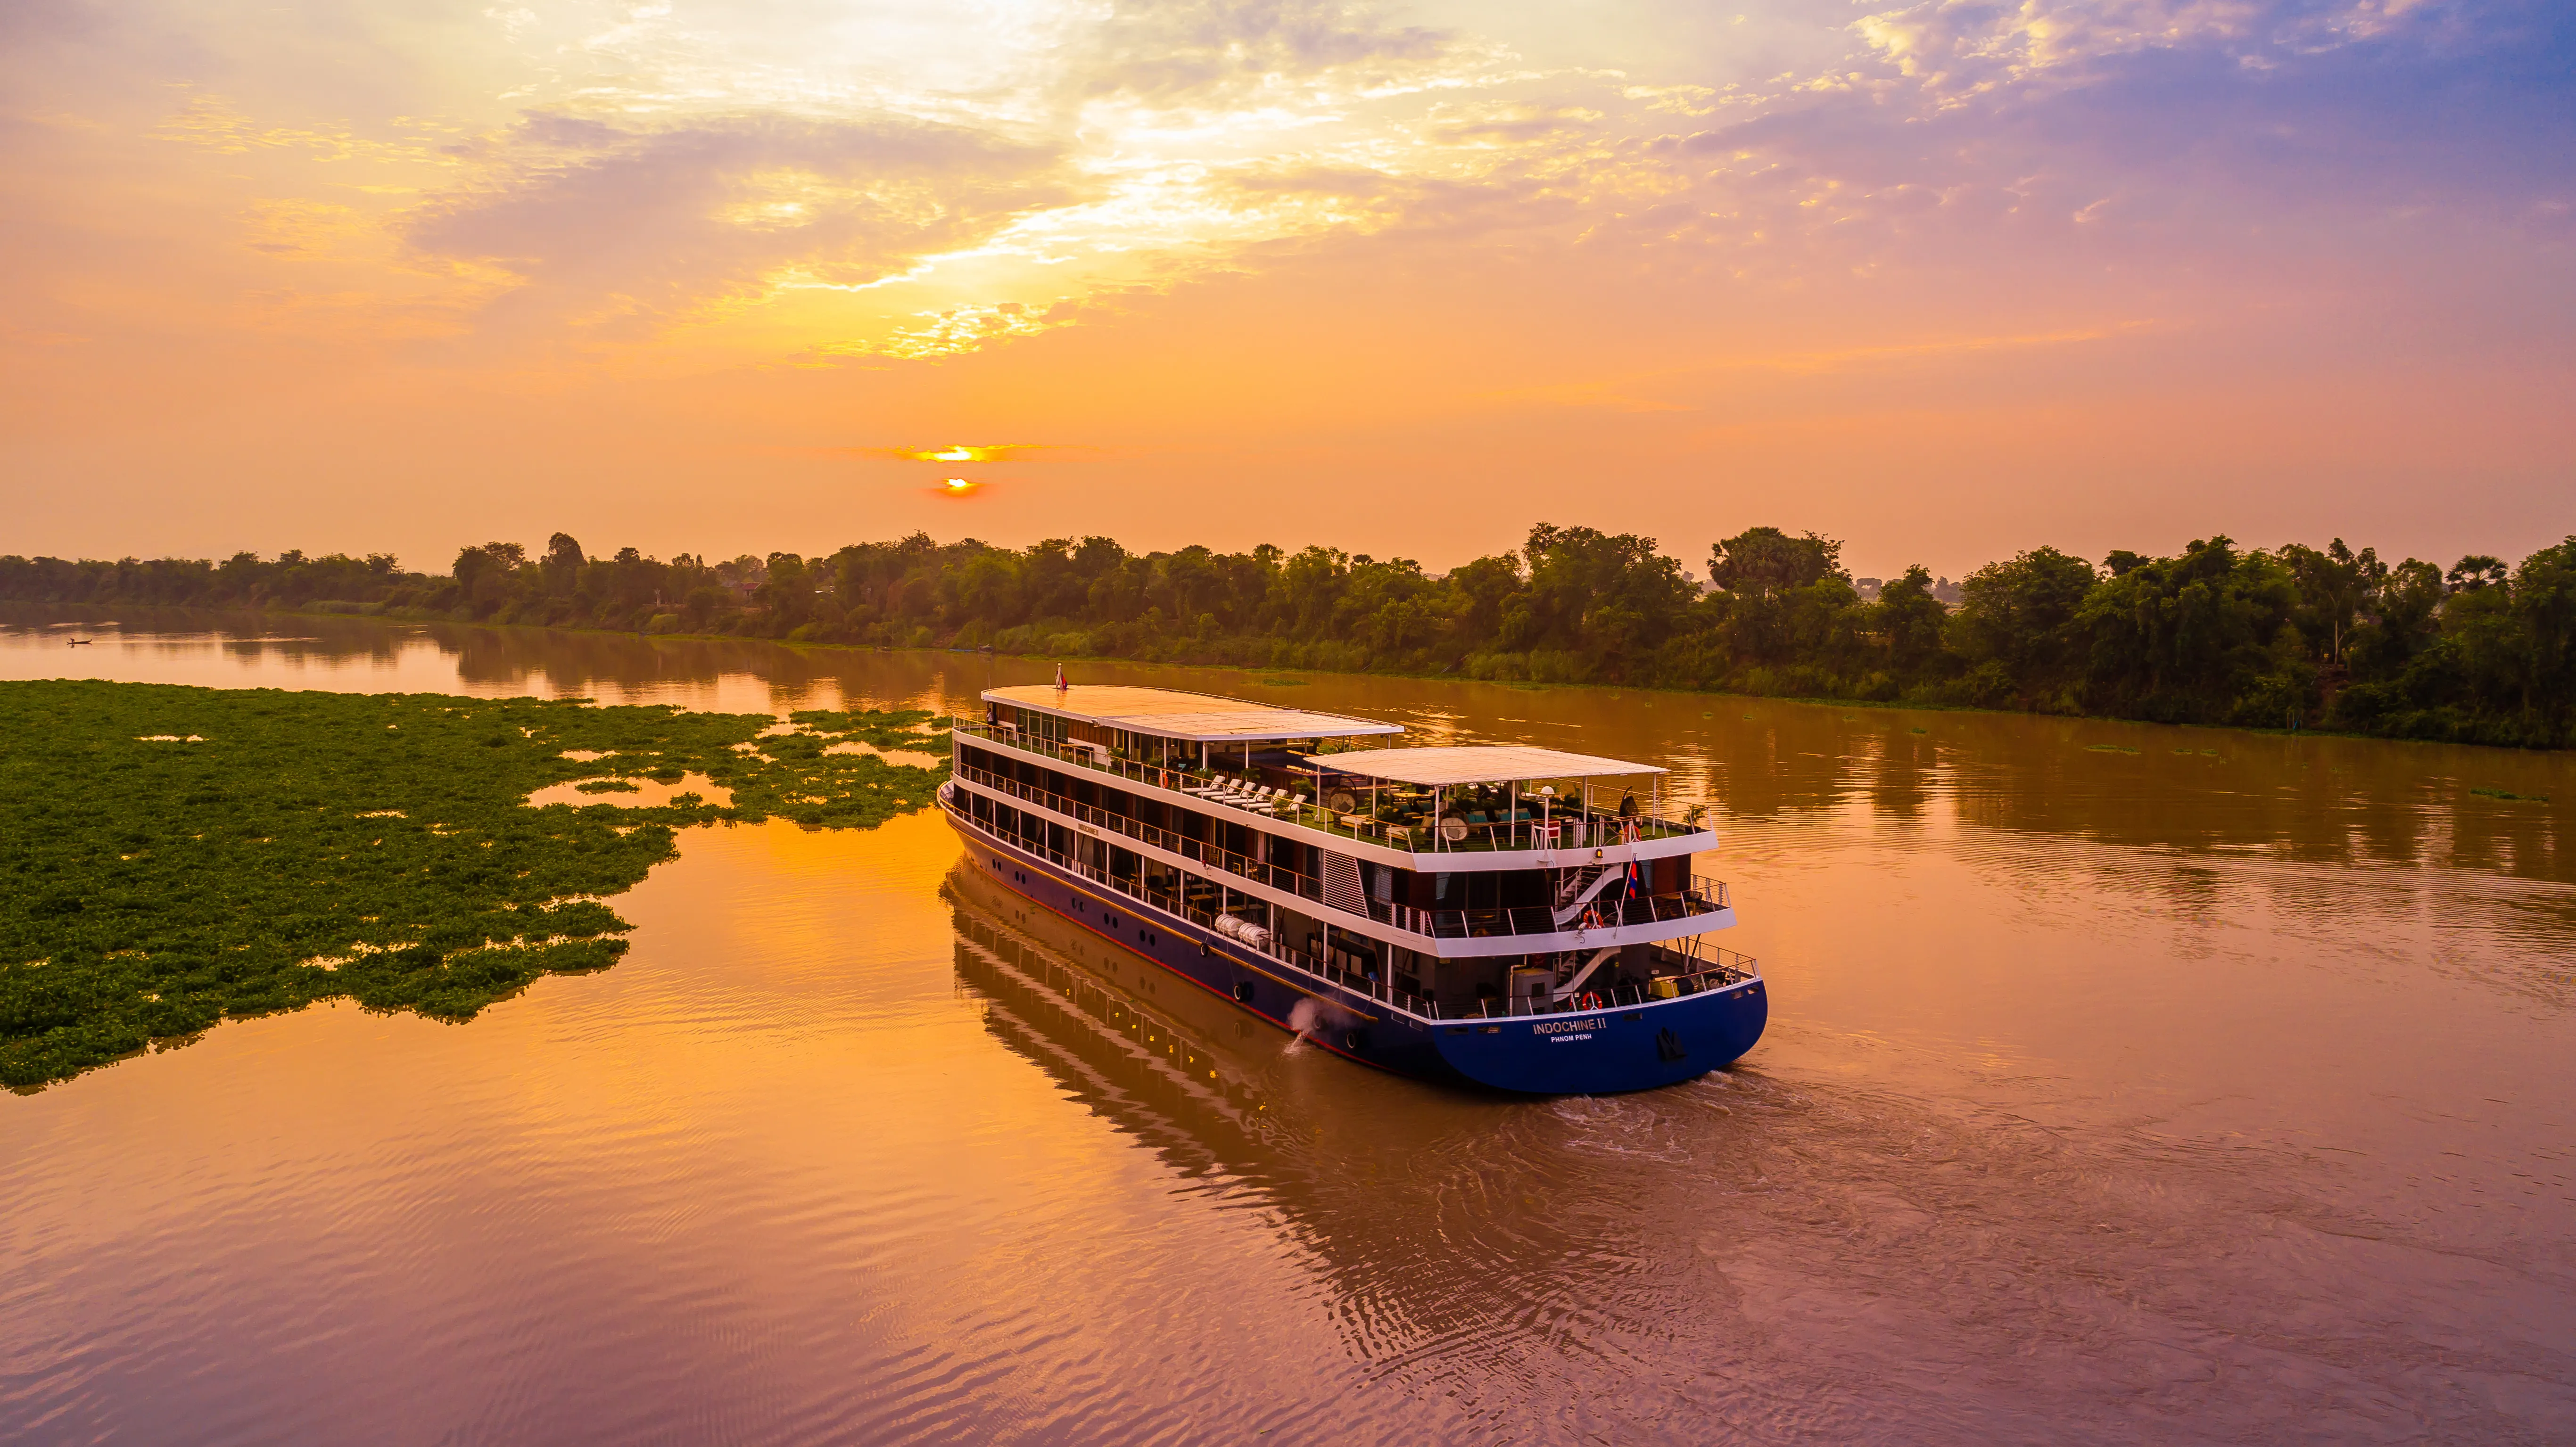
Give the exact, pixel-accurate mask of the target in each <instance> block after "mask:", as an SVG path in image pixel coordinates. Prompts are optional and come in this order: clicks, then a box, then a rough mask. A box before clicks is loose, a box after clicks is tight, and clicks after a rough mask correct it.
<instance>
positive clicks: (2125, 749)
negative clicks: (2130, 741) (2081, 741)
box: [2084, 744, 2137, 754]
mask: <svg viewBox="0 0 2576 1447" xmlns="http://www.w3.org/2000/svg"><path fill="white" fill-rule="evenodd" d="M2084 747H2085V748H2087V749H2089V750H2091V751H2092V752H2094V753H2097V754H2134V753H2136V752H2137V750H2136V749H2133V748H2131V747H2129V746H2128V745H2127V744H2086V745H2085V746H2084Z"/></svg>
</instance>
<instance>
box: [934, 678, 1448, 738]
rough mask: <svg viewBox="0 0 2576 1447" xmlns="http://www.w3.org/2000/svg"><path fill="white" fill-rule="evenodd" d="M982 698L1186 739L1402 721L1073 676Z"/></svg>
mask: <svg viewBox="0 0 2576 1447" xmlns="http://www.w3.org/2000/svg"><path fill="white" fill-rule="evenodd" d="M984 698H985V701H986V702H989V703H1007V704H1012V705H1015V706H1017V707H1020V708H1033V709H1037V710H1039V711H1040V712H1042V713H1051V714H1057V715H1060V716H1062V717H1064V718H1074V719H1082V720H1084V721H1086V722H1089V723H1097V724H1106V725H1108V726H1109V727H1111V728H1114V729H1125V730H1127V731H1128V732H1130V733H1140V734H1158V735H1160V736H1162V737H1164V738H1170V739H1187V740H1189V741H1191V742H1193V743H1258V742H1261V741H1262V740H1265V739H1335V738H1350V737H1354V736H1356V735H1360V734H1400V733H1402V732H1404V725H1402V724H1391V723H1379V722H1377V721H1376V720H1374V719H1364V718H1344V717H1343V716H1341V715H1340V714H1331V713H1313V712H1310V711H1308V710H1306V709H1302V708H1275V707H1273V706H1271V705H1269V704H1264V703H1247V702H1245V701H1243V700H1242V699H1239V698H1219V697H1217V696H1216V695H1214V694H1209V693H1182V692H1179V691H1178V690H1175V689H1169V688H1126V687H1122V686H1120V685H1116V684H1105V683H1076V684H1069V685H1067V686H1066V687H1063V688H1057V687H1055V686H1054V685H1053V684H1046V683H1030V684H1020V685H1016V686H1014V687H1010V688H988V689H986V690H984Z"/></svg>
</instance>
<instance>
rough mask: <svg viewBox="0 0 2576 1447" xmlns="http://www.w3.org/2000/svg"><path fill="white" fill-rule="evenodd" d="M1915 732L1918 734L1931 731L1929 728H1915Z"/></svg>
mask: <svg viewBox="0 0 2576 1447" xmlns="http://www.w3.org/2000/svg"><path fill="white" fill-rule="evenodd" d="M1915 732H1916V733H1918V734H1928V733H1930V732H1932V731H1931V730H1930V729H1916V730H1915Z"/></svg>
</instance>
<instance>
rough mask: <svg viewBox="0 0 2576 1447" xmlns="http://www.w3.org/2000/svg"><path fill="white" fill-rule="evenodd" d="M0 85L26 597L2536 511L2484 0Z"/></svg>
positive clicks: (310, 38) (2507, 156)
mask: <svg viewBox="0 0 2576 1447" xmlns="http://www.w3.org/2000/svg"><path fill="white" fill-rule="evenodd" d="M0 39H5V45H0V71H5V74H6V75H7V77H8V83H7V101H6V126H7V130H6V137H5V140H0V146H5V148H6V154H7V158H8V165H7V168H6V173H5V174H6V188H7V189H6V195H5V210H6V215H7V216H8V218H9V220H8V224H7V226H6V227H5V229H0V248H5V259H6V266H5V269H0V298H5V303H6V306H5V312H0V357H5V359H6V373H5V376H6V381H7V394H6V400H5V402H0V409H5V411H0V418H5V438H0V440H4V441H5V452H0V458H5V466H6V469H7V476H8V477H9V480H10V483H11V487H10V492H11V495H12V500H13V504H14V505H13V508H12V517H11V532H12V539H11V547H12V548H13V549H14V550H17V551H21V552H29V553H34V552H55V553H61V554H65V555H76V554H88V555H96V556H105V557H113V556H117V555H120V554H123V553H135V554H141V555H151V554H155V553H164V552H168V553H183V554H188V555H209V554H211V555H222V554H225V553H228V552H230V551H232V550H234V549H238V548H259V549H266V550H271V551H273V550H275V549H277V548H279V547H284V546H298V547H302V548H305V549H307V550H311V551H322V550H332V549H344V550H348V551H350V552H353V553H354V552H361V551H367V550H375V549H392V550H394V551H396V552H398V553H400V554H401V555H402V556H403V557H404V558H405V559H406V560H407V561H409V562H411V563H413V564H415V565H427V566H433V567H438V566H444V560H445V559H446V558H447V557H449V556H451V555H452V554H453V553H454V551H455V549H456V548H457V547H458V546H460V545H462V544H465V543H469V542H474V541H479V540H481V539H483V538H485V537H489V536H511V537H525V538H529V539H532V540H533V539H537V538H542V537H544V536H545V535H546V534H547V533H548V531H549V530H551V529H554V528H557V527H571V528H575V529H577V530H578V531H579V532H580V534H581V536H583V537H584V538H591V539H595V540H596V541H598V542H601V543H605V544H609V545H612V546H614V545H624V544H629V543H631V544H633V545H635V546H638V547H641V548H643V549H644V550H645V551H647V552H649V553H654V554H657V555H667V554H668V553H670V552H673V551H676V550H681V549H689V550H694V551H697V552H701V553H706V554H710V555H730V554H731V553H733V552H736V551H742V550H749V551H755V552H757V551H763V550H767V549H773V548H780V547H802V548H806V549H812V548H817V547H825V546H833V545H838V544H839V543H841V542H844V541H848V540H851V539H856V538H862V537H888V536H895V535H899V534H901V533H904V532H907V531H910V530H912V529H915V528H927V529H931V530H933V531H936V532H939V533H940V534H941V535H942V536H951V535H954V534H955V533H956V532H957V531H958V530H959V527H960V523H961V520H962V519H963V518H964V517H965V514H963V513H961V512H959V511H957V510H956V507H955V504H956V503H958V502H959V501H961V500H963V501H968V502H971V503H972V505H973V506H974V507H976V508H978V509H981V510H982V512H981V514H980V515H979V516H976V517H975V518H974V519H973V521H972V531H973V533H974V534H975V535H976V536H979V537H984V538H987V539H989V540H992V541H996V542H1002V543H1013V544H1016V543H1022V542H1026V541H1029V540H1033V539H1036V538H1039V537H1044V536H1053V535H1079V534H1083V533H1087V532H1098V531H1108V532H1114V533H1115V534H1116V535H1117V536H1119V537H1120V538H1121V539H1122V540H1123V541H1125V542H1127V543H1129V544H1130V545H1132V546H1138V547H1156V548H1168V547H1174V546H1179V545H1182V544H1186V543H1208V544H1211V545H1214V546H1219V547H1229V548H1234V547H1244V546H1249V545H1251V544H1252V543H1255V542H1260V541H1273V542H1278V543H1281V544H1284V545H1288V546H1292V547H1293V546H1297V545H1300V544H1304V543H1309V542H1322V543H1327V544H1331V545H1336V546H1342V547H1348V548H1353V549H1359V550H1372V551H1375V552H1378V553H1381V554H1384V553H1390V552H1400V553H1404V554H1407V555H1414V556H1419V557H1421V558H1423V559H1424V560H1425V562H1426V563H1427V564H1428V565H1430V566H1433V567H1435V568H1436V567H1446V566H1449V565H1452V564H1455V563H1458V562H1463V561H1465V560H1466V559H1468V558H1471V557H1474V556H1476V555H1478V554H1480V553H1485V552H1490V551H1493V550H1495V549H1498V548H1502V547H1507V546H1509V545H1511V544H1512V543H1513V542H1515V541H1516V540H1517V539H1518V538H1519V536H1520V535H1521V533H1522V532H1523V531H1524V530H1525V529H1526V528H1527V526H1528V525H1529V524H1530V523H1531V522H1532V521H1533V520H1536V519H1540V518H1553V519H1559V520H1578V519H1579V520H1581V521H1584V522H1587V523H1591V524H1594V525H1598V526H1602V527H1607V528H1619V529H1635V530H1638V531H1641V532H1645V533H1649V534H1653V535H1657V536H1661V537H1665V538H1667V539H1673V540H1676V545H1677V546H1683V547H1684V548H1685V549H1686V550H1690V549H1696V548H1697V547H1699V546H1701V545H1702V543H1703V542H1704V540H1705V539H1706V538H1709V537H1713V536H1718V535H1722V534H1726V533H1731V532H1733V531H1735V530H1737V529H1739V528H1741V527H1743V526H1746V525H1749V524H1753V523H1761V522H1776V523H1779V524H1781V525H1784V526H1792V527H1795V528H1813V529H1818V530H1821V531H1823V532H1826V533H1829V534H1832V535H1834V536H1838V537H1845V538H1848V539H1849V540H1850V547H1851V552H1850V555H1849V556H1850V559H1851V561H1852V562H1853V563H1854V564H1855V565H1856V566H1858V567H1861V568H1863V569H1865V570H1866V569H1875V570H1878V571H1888V570H1890V569H1892V568H1895V567H1898V566H1901V565H1902V564H1903V563H1904V562H1906V561H1910V560H1913V559H1915V558H1918V557H1919V558H1921V559H1923V560H1925V561H1928V562H1930V563H1931V564H1933V565H1935V566H1936V567H1938V568H1940V569H1943V570H1945V571H1948V572H1952V573H1958V572H1962V571H1964V570H1966V569H1967V568H1970V567H1973V566H1975V565H1976V564H1978V563H1980V562H1982V561H1984V560H1986V559H1988V558H1992V557H1997V556H2004V555H2008V554H2010V553H2011V552H2013V551H2014V550H2016V549H2019V548H2023V547H2028V546H2031V545H2033V544H2036V543H2040V542H2050V543H2054V544H2057V545H2059V546H2063V547H2068V548H2072V549H2075V550H2077V551H2079V552H2085V553H2088V554H2095V555H2098V554H2099V553H2100V552H2102V551H2103V550H2104V549H2106V548H2109V547H2113V546H2127V547H2139V548H2146V549H2150V550H2169V549H2172V548H2175V547H2177V546H2179V545H2180V544H2181V542H2182V541H2183V540H2184V539H2186V538H2190V537H2195V536H2200V535H2203V534H2205V533H2207V532H2208V531H2210V530H2212V529H2216V528H2223V529H2225V530H2227V531H2229V532H2231V533H2232V534H2234V535H2236V536H2238V537H2242V538H2253V539H2259V540H2263V541H2267V542H2268V541H2271V540H2275V539H2280V538H2289V537H2300V538H2310V537H2311V535H2312V534H2313V535H2314V536H2313V538H2312V539H2311V540H2317V541H2321V540H2322V538H2323V536H2324V534H2325V532H2326V531H2329V530H2332V531H2341V532H2349V533H2354V534H2356V535H2360V534H2367V535H2369V536H2372V537H2375V538H2382V539H2387V540H2389V541H2390V542H2391V543H2393V544H2394V545H2396V546H2401V547H2405V548H2409V549H2413V550H2416V551H2421V552H2424V553H2425V554H2427V555H2428V556H2429V555H2432V554H2436V553H2439V554H2441V555H2443V556H2445V557H2448V556H2450V555H2452V554H2455V553H2458V552H2461V551H2464V550H2470V549H2475V550H2478V551H2491V552H2496V553H2502V554H2509V555H2514V556H2519V555H2520V554H2521V553H2522V552H2523V551H2524V550H2526V549H2528V548H2530V547H2535V546H2539V545H2542V544H2545V543H2547V542H2550V541H2553V540H2554V539H2555V538H2557V537H2558V536H2559V535H2560V534H2562V533H2563V532H2564V531H2565V530H2566V528H2565V519H2564V517H2563V516H2562V515H2558V514H2559V512H2560V511H2561V510H2560V509H2558V508H2557V506H2556V505H2557V504H2558V503H2559V502H2560V501H2561V500H2562V499H2563V497H2564V495H2565V493H2566V490H2567V488H2568V487H2569V482H2570V478H2569V466H2568V463H2569V457H2570V451H2571V442H2576V423H2571V421H2570V417H2571V415H2576V409H2571V408H2569V407H2568V406H2567V405H2566V398H2567V396H2568V395H2569V393H2570V390H2571V382H2576V377H2571V361H2576V356H2571V341H2570V338H2571V336H2576V330H2571V328H2570V326H2569V324H2568V323H2569V305H2570V301H2571V294H2572V293H2576V288H2571V266H2570V251H2569V247H2570V242H2571V231H2570V226H2571V222H2572V221H2576V213H2572V212H2571V209H2570V208H2571V198H2576V190H2571V186H2570V179H2569V178H2570V162H2569V157H2570V156H2571V155H2576V145H2571V144H2570V141H2571V138H2570V136H2569V130H2570V123H2569V120H2568V116H2569V115H2570V114H2571V113H2576V110H2572V109H2571V107H2570V106H2569V105H2568V103H2567V102H2568V99H2569V97H2568V90H2567V81H2566V75H2567V73H2568V71H2567V65H2566V63H2565V62H2566V60H2567V58H2568V54H2569V48H2570V47H2569V42H2568V39H2567V28H2566V20H2565V17H2564V14H2563V12H2560V11H2557V10H2554V9H2553V8H2551V7H2546V6H2540V5H2536V4H2514V3H2503V4H2473V5H2465V6H2416V5H2407V4H2400V3H2387V0H2332V3H2327V4H2323V5H2308V4H2297V5H2293V4H2287V3H2275V0H2258V3H2253V4H2245V5H2230V6H2204V5H2196V4H2184V3H2179V0H2147V3H2144V4H2116V5H2115V4H2108V3H2098V0H2097V3H2082V0H2041V3H2035V4H2032V5H2026V6H2021V7H2018V8H2012V7H2004V8H1978V7H1967V6H1956V5H1942V6H1934V5H1913V6H1897V7H1894V8H1880V9H1876V10H1873V9H1872V8H1871V7H1870V6H1865V5H1864V6H1827V5H1820V4H1817V3H1814V0H1747V3H1746V8H1743V9H1741V10H1727V9H1723V8H1720V9H1714V10H1712V9H1708V8H1706V7H1685V6H1673V5H1666V4H1661V3H1644V0H1641V3H1621V4H1614V5H1609V6H1604V7H1587V8H1586V9H1585V10H1584V11H1582V12H1580V13H1579V14H1578V13H1576V12H1571V11H1567V10H1564V9H1562V8H1560V7H1548V6H1535V5H1506V6H1468V5H1461V4H1455V3H1447V0H1434V3H1423V4H1414V5H1400V4H1386V5H1377V4H1366V3H1353V4H1338V3H1321V0H1277V3H1270V4H1262V5H1249V6H1235V5H1210V4H1200V3H1173V4H1156V3H1142V0H1120V3H1113V4H1109V5H1104V6H1071V5H1056V4H1048V3H1031V4H1018V5H1010V6H999V7H990V8H986V9H941V8H937V7H904V6H892V5H882V4H855V5H842V6H819V5H814V4H810V3H804V0H768V3H754V4H744V5H727V6H713V5H705V4H693V3H685V0H684V3H678V4H651V5H647V4H623V3H574V4H564V5H550V6H539V5H533V4H531V5H520V4H515V3H505V4H502V5H499V6H486V5H483V4H480V3H476V4H470V5H468V4H443V3H432V4H428V5H425V6H392V5H385V4H379V3H374V0H357V3H354V4H346V5H331V6H321V5H311V4H297V5H290V6H287V7H284V8H276V7H258V8H253V7H248V6H243V5H238V4H233V3H227V0H213V3H204V4H177V3H163V0H141V3H137V4H131V5H122V6H114V7H110V6H105V5H97V4H90V3H85V0H30V3H27V4H22V5H19V6H15V7H12V9H11V11H10V14H9V16H8V18H6V19H5V20H0ZM953 439H1008V441H971V440H970V441H957V440H953ZM970 464H971V465H974V466H977V467H982V466H987V465H1002V464H1007V465H1009V467H1010V468H1011V481H1012V486H1011V487H1010V489H1008V491H1007V493H1001V492H986V493H984V494H982V495H980V496H969V495H970V494H974V493H975V492H976V488H975V487H974V485H973V484H972V483H970V484H969V485H968V486H966V487H963V488H961V487H957V486H955V485H954V484H950V483H947V482H946V481H945V479H948V478H950V477H953V476H955V475H956V474H957V472H959V471H960V470H962V468H963V466H965V465H970ZM978 481H980V479H978ZM744 498H750V499H753V500H755V501H754V502H753V503H752V505H749V506H745V505H743V503H742V499H744ZM433 499H434V505H428V506H425V505H424V503H426V502H429V501H430V500H433Z"/></svg>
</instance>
